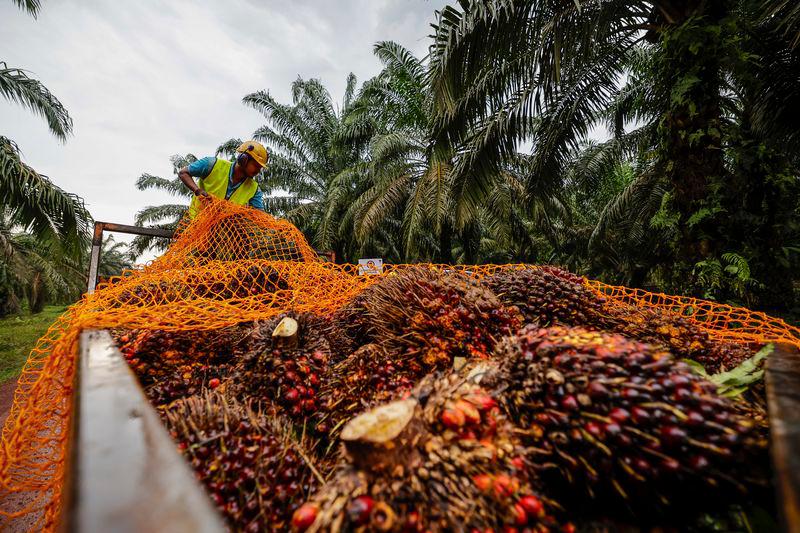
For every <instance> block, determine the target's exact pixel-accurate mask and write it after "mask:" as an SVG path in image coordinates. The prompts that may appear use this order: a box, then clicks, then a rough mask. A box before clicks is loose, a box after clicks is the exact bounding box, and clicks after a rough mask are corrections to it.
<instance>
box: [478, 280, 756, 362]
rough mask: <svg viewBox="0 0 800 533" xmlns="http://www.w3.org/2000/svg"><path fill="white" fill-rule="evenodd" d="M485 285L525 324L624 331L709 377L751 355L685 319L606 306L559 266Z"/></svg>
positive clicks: (485, 282)
mask: <svg viewBox="0 0 800 533" xmlns="http://www.w3.org/2000/svg"><path fill="white" fill-rule="evenodd" d="M483 283H484V284H485V285H486V286H487V287H489V288H490V289H491V290H492V291H494V293H495V294H497V296H498V297H499V298H500V299H501V300H502V301H503V302H504V303H505V304H506V305H514V306H516V307H518V308H519V310H520V312H521V313H522V314H523V316H524V317H525V322H526V323H532V324H539V325H540V326H547V325H551V324H564V325H568V326H581V327H586V328H591V329H599V330H609V331H613V332H615V333H621V334H623V335H625V336H626V337H631V338H634V339H638V340H640V341H643V342H649V343H652V344H660V345H662V346H664V347H665V348H667V349H668V350H670V351H671V352H672V353H674V354H675V355H677V356H680V357H683V358H687V359H693V360H695V361H697V362H698V363H700V364H702V365H703V366H704V367H705V368H706V370H707V371H708V372H710V373H716V372H719V371H720V370H723V369H731V368H734V367H736V366H738V365H739V364H741V363H742V361H744V360H745V359H747V358H749V357H750V356H752V350H751V349H750V348H749V347H747V346H742V345H740V344H736V343H730V342H720V341H716V340H714V339H711V337H710V336H709V334H708V332H707V331H705V330H703V329H701V328H700V327H698V326H697V325H696V324H694V323H693V322H692V321H690V320H689V319H688V318H687V317H683V316H680V315H677V314H674V313H671V312H668V311H662V310H660V309H647V308H641V307H634V306H632V305H625V304H623V305H620V304H616V305H614V306H608V305H607V302H606V299H605V297H603V296H602V295H600V294H598V293H596V292H595V291H593V290H592V289H590V288H589V287H587V286H586V285H585V284H584V280H583V278H581V277H580V276H577V275H575V274H572V273H571V272H568V271H566V270H562V269H560V268H556V267H552V266H543V267H537V268H525V269H504V270H501V271H499V272H497V273H496V274H493V275H491V276H488V277H486V278H485V279H484V280H483Z"/></svg>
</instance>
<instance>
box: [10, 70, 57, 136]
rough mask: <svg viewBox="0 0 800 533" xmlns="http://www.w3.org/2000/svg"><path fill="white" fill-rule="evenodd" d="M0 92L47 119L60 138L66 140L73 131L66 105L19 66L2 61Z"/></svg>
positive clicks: (51, 128)
mask: <svg viewBox="0 0 800 533" xmlns="http://www.w3.org/2000/svg"><path fill="white" fill-rule="evenodd" d="M0 94H2V95H3V96H5V97H6V98H7V99H8V100H10V101H12V102H16V103H18V104H21V105H23V106H25V107H27V108H28V109H30V110H31V111H33V112H34V113H36V114H37V115H39V116H41V117H43V118H44V119H45V120H46V121H47V125H48V127H49V128H50V132H51V133H52V134H53V135H55V136H56V137H57V138H58V139H59V140H61V141H66V140H67V136H69V135H70V134H71V133H72V119H71V118H70V116H69V113H68V112H67V109H66V108H65V107H64V105H63V104H62V103H61V102H60V101H59V100H58V98H56V97H55V96H53V94H52V93H51V92H50V91H48V90H47V87H45V86H44V85H43V84H42V83H41V82H40V81H39V80H35V79H33V78H31V77H29V76H28V74H27V73H26V72H25V71H24V70H22V69H19V68H12V67H9V66H8V65H7V64H6V63H5V62H2V61H0Z"/></svg>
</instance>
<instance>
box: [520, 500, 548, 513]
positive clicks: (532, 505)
mask: <svg viewBox="0 0 800 533" xmlns="http://www.w3.org/2000/svg"><path fill="white" fill-rule="evenodd" d="M519 504H520V505H521V506H522V508H523V509H525V512H526V513H528V516H531V517H539V516H542V515H544V505H542V501H541V500H540V499H539V498H537V497H536V496H532V495H528V496H523V497H522V498H520V499H519Z"/></svg>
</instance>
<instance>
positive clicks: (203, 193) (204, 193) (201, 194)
mask: <svg viewBox="0 0 800 533" xmlns="http://www.w3.org/2000/svg"><path fill="white" fill-rule="evenodd" d="M194 195H195V196H199V197H200V198H201V199H202V198H210V196H209V195H208V192H207V191H206V190H205V189H201V188H200V187H198V188H197V189H195V191H194Z"/></svg>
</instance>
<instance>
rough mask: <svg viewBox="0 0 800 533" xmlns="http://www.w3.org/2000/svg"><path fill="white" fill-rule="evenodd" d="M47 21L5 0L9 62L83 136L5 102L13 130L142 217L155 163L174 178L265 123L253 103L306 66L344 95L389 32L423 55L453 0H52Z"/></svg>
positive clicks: (107, 205) (93, 206) (112, 211)
mask: <svg viewBox="0 0 800 533" xmlns="http://www.w3.org/2000/svg"><path fill="white" fill-rule="evenodd" d="M42 3H43V7H42V11H41V13H40V15H39V17H38V19H33V18H32V17H30V16H29V15H27V14H26V13H24V12H23V11H21V10H20V9H18V8H17V7H16V6H15V5H14V4H13V3H12V2H11V1H10V0H0V61H5V62H6V63H8V65H9V66H10V67H20V68H24V69H26V70H28V71H29V73H30V75H31V76H33V77H35V78H37V79H38V80H40V81H42V82H43V83H44V84H45V85H46V86H47V88H48V89H50V91H51V92H53V93H54V94H55V95H56V96H57V97H58V98H59V99H60V100H61V102H63V103H64V105H65V106H66V108H67V109H68V110H69V113H70V115H71V116H72V119H73V121H74V122H75V129H74V135H73V136H72V137H70V138H69V139H68V141H67V142H66V143H65V144H61V143H59V142H58V141H57V140H56V139H55V138H54V137H53V136H52V135H50V133H49V132H48V130H47V127H46V123H45V121H44V120H43V119H41V118H40V117H37V116H35V115H33V114H32V113H30V112H29V111H28V110H26V109H24V108H22V107H20V106H19V105H15V104H12V103H10V102H8V101H5V100H2V99H0V135H5V136H7V137H10V138H11V139H14V140H15V141H16V142H17V143H18V144H19V146H20V148H21V150H22V152H23V157H24V160H25V161H26V162H27V163H28V164H30V165H31V166H33V167H34V168H35V169H36V170H38V171H39V172H41V173H44V174H47V175H49V176H50V177H51V178H52V179H53V181H54V182H55V183H57V184H58V185H59V186H61V187H62V188H64V189H66V190H68V191H70V192H74V193H77V194H79V195H80V196H82V197H83V198H84V199H85V200H86V203H87V205H88V207H89V210H90V212H91V213H92V215H93V216H94V218H95V219H96V220H103V221H109V222H119V223H128V224H129V223H133V219H134V215H135V213H136V212H137V211H138V210H139V209H141V208H142V207H144V206H145V205H151V204H157V203H166V202H171V201H173V200H172V199H171V198H170V197H169V196H168V195H164V194H162V193H157V192H140V191H137V190H136V188H135V186H134V181H135V180H136V178H137V177H138V176H139V175H140V174H142V173H143V172H148V173H151V174H156V175H160V176H164V177H169V176H171V165H170V163H169V156H170V155H172V154H176V153H181V154H184V153H193V154H195V155H197V156H198V157H201V156H204V155H213V154H214V150H215V148H216V147H217V146H218V145H219V144H220V143H221V142H222V141H224V140H227V139H229V138H231V137H241V138H244V137H248V136H249V135H250V134H251V133H252V132H253V131H254V130H255V129H256V128H257V127H258V126H260V125H261V124H262V123H263V119H262V117H261V115H260V114H259V113H258V112H257V111H255V110H253V109H250V108H246V107H245V106H244V105H242V103H241V99H242V97H243V96H244V95H245V94H248V93H251V92H253V91H256V90H261V89H268V90H269V91H270V92H271V93H272V94H273V95H274V96H275V97H277V98H278V100H279V101H283V102H286V103H289V101H290V84H291V82H292V81H293V80H295V79H296V78H297V77H298V76H300V77H303V78H309V77H316V78H320V79H322V81H323V82H324V83H325V85H326V86H327V87H328V89H329V90H330V91H331V93H332V95H333V96H334V99H335V100H336V101H341V98H342V94H343V92H344V84H345V77H346V76H347V74H348V73H349V72H353V73H355V74H356V76H357V77H358V79H359V82H363V81H365V80H366V79H368V78H369V77H371V76H373V75H375V74H377V73H378V71H379V70H380V64H379V62H378V60H377V59H376V58H375V57H374V55H373V54H372V45H373V44H374V43H375V42H377V41H379V40H394V41H398V42H400V43H401V44H403V45H405V46H406V47H408V48H410V49H411V50H412V51H414V52H415V53H416V54H417V55H418V56H419V57H421V56H422V55H424V54H425V53H426V52H427V47H428V38H427V36H428V35H429V34H430V33H431V28H430V23H432V22H433V21H434V11H435V10H437V9H441V8H442V7H443V6H444V5H446V3H447V2H445V1H444V0H328V1H326V0H263V1H257V0H227V1H222V0H218V1H214V0H195V1H191V2H190V1H185V0H169V1H167V0H162V1H156V0H136V1H119V0H43V2H42Z"/></svg>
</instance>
